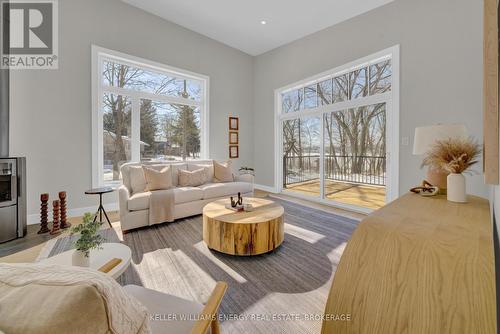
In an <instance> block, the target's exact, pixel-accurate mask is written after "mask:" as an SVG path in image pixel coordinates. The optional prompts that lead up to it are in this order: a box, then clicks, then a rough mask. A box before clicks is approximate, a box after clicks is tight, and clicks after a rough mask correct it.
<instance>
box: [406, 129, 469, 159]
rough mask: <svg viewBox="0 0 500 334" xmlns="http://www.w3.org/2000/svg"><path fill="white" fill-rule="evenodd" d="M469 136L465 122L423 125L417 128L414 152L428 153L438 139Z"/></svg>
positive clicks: (417, 153) (418, 153) (419, 153)
mask: <svg viewBox="0 0 500 334" xmlns="http://www.w3.org/2000/svg"><path fill="white" fill-rule="evenodd" d="M468 136H469V134H468V133H467V128H466V127H465V125H463V124H438V125H431V126H421V127H418V128H416V129H415V138H414V141H413V154H415V155H421V154H425V153H427V151H428V150H429V149H430V148H431V147H432V145H434V143H435V142H436V141H438V140H445V139H450V138H467V137H468Z"/></svg>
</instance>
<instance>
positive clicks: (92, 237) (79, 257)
mask: <svg viewBox="0 0 500 334" xmlns="http://www.w3.org/2000/svg"><path fill="white" fill-rule="evenodd" d="M101 225H102V223H101V222H97V221H94V215H93V214H91V213H88V212H87V213H85V214H84V215H83V222H82V223H81V224H79V225H76V226H74V227H72V228H71V236H73V235H74V234H77V233H79V234H80V238H78V240H76V241H75V243H74V245H75V252H74V253H73V257H72V263H73V265H74V266H80V267H88V266H89V262H90V261H89V255H90V251H91V250H92V249H96V248H99V247H100V245H101V244H102V243H103V241H104V238H103V237H102V236H101V235H100V234H98V233H97V232H98V231H99V228H100V227H101Z"/></svg>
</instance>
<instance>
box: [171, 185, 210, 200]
mask: <svg viewBox="0 0 500 334" xmlns="http://www.w3.org/2000/svg"><path fill="white" fill-rule="evenodd" d="M174 195H175V204H180V203H186V202H193V201H199V200H201V199H203V190H201V189H200V188H197V187H179V188H174Z"/></svg>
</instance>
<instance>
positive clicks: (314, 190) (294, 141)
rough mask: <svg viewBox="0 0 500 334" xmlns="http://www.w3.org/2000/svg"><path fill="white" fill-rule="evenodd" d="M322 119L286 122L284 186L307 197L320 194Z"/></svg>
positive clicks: (305, 118)
mask: <svg viewBox="0 0 500 334" xmlns="http://www.w3.org/2000/svg"><path fill="white" fill-rule="evenodd" d="M320 130H321V118H319V117H304V118H296V119H292V120H286V121H284V122H283V150H284V154H283V187H284V188H285V189H289V190H292V191H296V192H299V193H302V194H305V195H308V196H314V197H319V194H320V158H321V154H320V153H321V136H320V134H321V131H320Z"/></svg>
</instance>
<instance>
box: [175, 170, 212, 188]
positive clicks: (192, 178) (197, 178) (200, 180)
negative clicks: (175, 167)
mask: <svg viewBox="0 0 500 334" xmlns="http://www.w3.org/2000/svg"><path fill="white" fill-rule="evenodd" d="M207 178H208V173H207V168H205V167H201V168H200V169H197V170H194V171H189V170H179V187H197V186H201V185H202V184H205V183H207Z"/></svg>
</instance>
